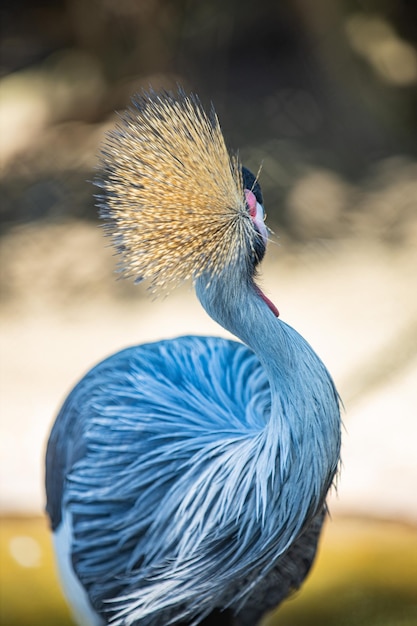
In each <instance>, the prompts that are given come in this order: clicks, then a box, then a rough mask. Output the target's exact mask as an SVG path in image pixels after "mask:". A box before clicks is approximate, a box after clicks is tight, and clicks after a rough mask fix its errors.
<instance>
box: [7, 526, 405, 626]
mask: <svg viewBox="0 0 417 626" xmlns="http://www.w3.org/2000/svg"><path fill="white" fill-rule="evenodd" d="M0 564H1V565H0V589H1V597H0V623H1V624H5V625H6V624H7V626H40V625H42V626H57V625H59V626H70V625H71V624H72V621H71V618H70V616H69V611H68V609H67V607H66V604H65V601H64V599H63V598H62V595H61V592H60V589H59V584H58V581H57V578H56V574H55V567H54V562H53V555H52V550H51V544H50V536H49V530H48V527H47V523H46V520H44V519H43V518H39V517H35V518H13V517H4V518H0ZM416 571H417V531H416V529H415V528H411V527H409V526H405V525H401V524H396V523H388V522H376V521H368V520H357V519H353V520H352V519H343V518H337V519H334V520H332V521H330V522H328V523H327V526H326V529H325V532H324V534H323V537H322V541H321V547H320V550H319V556H318V558H317V561H316V564H315V566H314V568H313V571H312V573H311V575H310V577H309V578H308V581H307V583H306V584H305V585H304V586H303V588H302V590H301V591H299V592H297V593H296V594H294V596H293V597H292V598H290V599H289V600H287V602H285V603H284V604H283V605H282V606H281V608H279V609H278V611H276V612H275V613H274V615H271V616H270V617H269V619H267V620H265V622H264V625H265V626H280V625H282V626H316V625H319V626H414V624H416V623H417V593H416V582H415V573H416Z"/></svg>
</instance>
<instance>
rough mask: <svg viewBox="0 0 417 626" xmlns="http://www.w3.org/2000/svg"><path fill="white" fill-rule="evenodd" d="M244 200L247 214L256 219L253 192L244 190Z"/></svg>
mask: <svg viewBox="0 0 417 626" xmlns="http://www.w3.org/2000/svg"><path fill="white" fill-rule="evenodd" d="M245 198H246V202H247V204H248V207H249V213H250V216H251V217H256V196H255V194H254V193H253V191H250V190H249V189H245Z"/></svg>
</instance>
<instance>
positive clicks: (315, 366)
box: [196, 272, 340, 506]
mask: <svg viewBox="0 0 417 626" xmlns="http://www.w3.org/2000/svg"><path fill="white" fill-rule="evenodd" d="M238 276H239V273H238V272H231V273H230V274H229V275H224V276H222V280H220V279H218V280H207V278H205V277H204V276H203V277H201V278H199V279H198V280H197V281H196V292H197V295H198V297H199V299H200V302H201V304H202V306H203V307H204V308H205V309H206V311H207V313H208V314H209V315H210V316H211V317H212V318H213V319H214V320H215V321H217V322H218V323H219V324H221V325H222V326H223V327H224V328H226V329H227V330H229V331H230V332H232V333H233V334H234V335H236V336H237V337H239V338H240V339H241V340H242V341H244V343H246V344H247V345H248V346H249V347H250V348H251V349H252V350H253V351H254V352H255V354H256V355H257V357H258V358H259V361H260V362H261V364H262V366H263V368H264V371H265V374H266V376H267V378H268V380H269V384H270V390H271V411H270V418H269V420H268V422H267V424H266V426H265V436H264V438H263V441H264V446H265V448H266V449H267V450H268V456H269V460H268V463H269V464H270V471H271V474H272V473H273V472H274V471H275V470H276V469H278V472H280V473H281V478H282V480H286V478H285V476H287V475H288V474H287V472H288V473H292V474H293V475H294V476H296V475H300V472H301V474H305V468H306V467H309V470H310V471H309V473H308V476H307V477H308V481H309V483H310V487H307V485H304V486H303V485H301V484H300V486H299V487H300V494H299V495H300V497H304V492H303V490H304V489H305V490H306V493H307V489H310V488H311V489H312V490H313V491H314V492H315V493H316V496H317V501H316V505H317V506H318V505H319V503H320V502H322V499H323V498H324V495H325V493H326V492H327V490H328V488H329V486H330V484H331V482H332V479H333V476H334V473H335V471H336V467H337V463H338V457H339V448H340V416H339V406H338V397H337V393H336V390H335V388H334V384H333V382H332V379H331V378H330V376H329V374H328V372H327V370H326V368H325V366H324V365H323V363H322V362H321V360H320V359H319V357H318V356H317V355H316V353H315V352H314V351H313V350H312V348H311V347H310V346H309V344H308V343H307V342H306V341H305V340H304V339H303V338H302V337H301V336H300V335H299V334H298V333H297V332H296V331H295V330H294V329H292V328H291V327H290V326H288V325H287V324H285V323H284V322H282V321H280V320H279V319H277V317H276V315H274V313H273V311H271V310H270V308H269V307H268V305H267V303H265V301H264V300H263V299H262V297H261V296H260V294H259V290H258V289H257V287H256V285H255V283H254V280H253V279H252V278H251V277H249V276H248V274H245V273H244V272H242V273H241V274H240V276H244V277H245V280H241V281H240V282H239V281H238V279H237V277H238ZM274 456H275V459H276V460H277V459H279V461H278V463H279V465H280V468H276V466H275V465H274V463H275V461H274V459H273V457H274Z"/></svg>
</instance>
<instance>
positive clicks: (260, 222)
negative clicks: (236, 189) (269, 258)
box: [245, 189, 268, 243]
mask: <svg viewBox="0 0 417 626" xmlns="http://www.w3.org/2000/svg"><path fill="white" fill-rule="evenodd" d="M245 198H246V202H247V204H248V207H249V213H250V216H251V218H252V221H253V223H254V224H255V226H256V228H257V230H258V231H259V232H260V234H261V236H262V239H263V240H264V242H265V243H266V241H267V239H268V231H267V229H266V226H265V222H264V208H263V206H262V204H259V202H258V201H257V200H256V196H255V194H254V193H253V191H250V190H249V189H245Z"/></svg>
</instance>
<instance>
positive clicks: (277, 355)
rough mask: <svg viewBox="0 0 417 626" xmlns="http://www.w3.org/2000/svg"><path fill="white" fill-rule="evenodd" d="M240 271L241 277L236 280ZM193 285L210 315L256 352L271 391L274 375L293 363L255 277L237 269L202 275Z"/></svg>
mask: <svg viewBox="0 0 417 626" xmlns="http://www.w3.org/2000/svg"><path fill="white" fill-rule="evenodd" d="M239 275H240V276H243V277H244V278H241V279H240V280H239V279H238V277H239ZM195 286H196V293H197V296H198V298H199V300H200V302H201V304H202V306H203V307H204V309H205V310H206V311H207V313H208V314H209V315H210V317H212V318H213V319H214V320H215V321H216V322H218V323H219V324H220V325H221V326H223V328H225V329H226V330H228V331H230V332H231V333H232V334H233V335H235V336H236V337H239V339H241V340H242V341H243V342H244V343H245V344H246V345H247V346H249V347H250V348H251V349H252V350H253V351H254V352H255V354H256V355H257V356H258V358H259V360H260V362H261V363H262V365H263V367H264V370H265V373H266V374H267V376H268V378H269V380H270V383H271V390H272V391H273V388H274V384H273V383H274V380H275V379H276V376H277V375H278V374H279V373H280V374H281V375H282V373H283V372H284V371H285V370H286V369H291V368H292V366H293V358H292V357H293V354H292V346H291V345H288V343H287V342H286V338H285V332H283V324H282V323H281V322H280V321H279V320H278V319H277V316H276V314H275V313H274V312H273V310H271V308H270V307H269V306H268V305H267V303H266V302H265V301H264V300H263V299H262V297H261V295H260V291H259V289H258V287H257V286H256V284H255V282H254V279H253V278H252V277H251V276H250V275H248V274H247V273H245V272H239V271H238V270H236V271H235V272H232V271H230V272H225V273H224V274H223V275H222V276H221V277H219V278H218V279H212V278H208V277H206V276H202V277H200V278H198V279H197V280H196V284H195Z"/></svg>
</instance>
